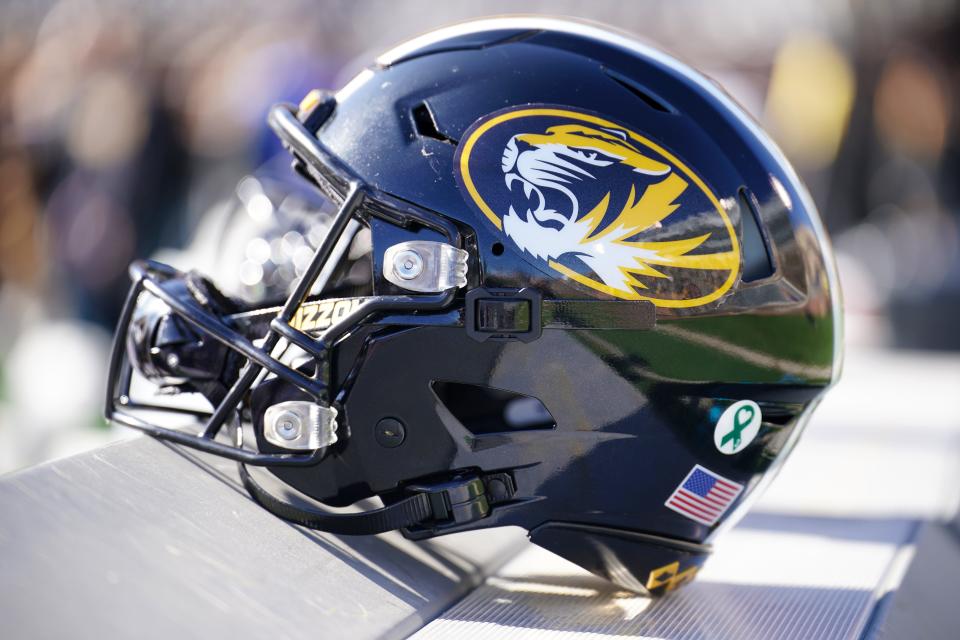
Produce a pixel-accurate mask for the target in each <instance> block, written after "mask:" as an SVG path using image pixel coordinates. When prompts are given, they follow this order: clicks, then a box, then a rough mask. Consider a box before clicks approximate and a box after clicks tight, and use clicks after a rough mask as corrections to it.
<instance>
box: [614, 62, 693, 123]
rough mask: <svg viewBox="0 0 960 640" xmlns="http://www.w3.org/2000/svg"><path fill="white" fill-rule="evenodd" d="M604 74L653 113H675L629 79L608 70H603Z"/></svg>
mask: <svg viewBox="0 0 960 640" xmlns="http://www.w3.org/2000/svg"><path fill="white" fill-rule="evenodd" d="M604 73H606V74H607V75H608V76H610V79H611V80H613V81H614V82H616V83H617V84H619V85H620V86H621V87H623V88H624V89H626V90H627V91H629V92H630V93H632V94H633V95H635V96H636V97H638V98H640V100H642V101H643V102H644V104H646V105H647V106H648V107H650V108H651V109H653V110H655V111H662V112H663V113H676V112H677V110H676V109H674V108H673V107H671V106H670V105H669V104H668V103H667V102H666V101H664V100H663V99H661V98H660V97H658V96H655V95H654V94H652V93H650V90H649V89H647V88H646V87H643V86H641V85H639V84H637V83H636V82H634V81H633V80H631V79H630V78H628V77H626V76H624V75H621V74H619V73H617V72H616V71H612V70H610V69H604Z"/></svg>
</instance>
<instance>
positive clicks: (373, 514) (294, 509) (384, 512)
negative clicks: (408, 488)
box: [237, 462, 433, 536]
mask: <svg viewBox="0 0 960 640" xmlns="http://www.w3.org/2000/svg"><path fill="white" fill-rule="evenodd" d="M237 468H238V470H239V472H240V480H241V481H242V482H243V486H244V487H245V488H246V490H247V492H248V493H249V494H250V497H251V498H253V500H254V502H256V503H257V504H259V505H260V506H261V507H263V508H264V509H266V510H267V511H269V512H270V513H272V514H273V515H275V516H277V517H278V518H282V519H283V520H286V521H287V522H292V523H294V524H299V525H301V526H303V527H307V528H309V529H317V530H318V531H326V532H329V533H336V534H341V535H348V536H357V535H372V534H375V533H384V532H386V531H393V530H394V529H401V528H404V527H410V526H413V525H415V524H417V523H420V522H423V521H425V520H428V519H430V518H432V517H433V508H432V507H431V505H430V496H429V495H428V494H426V493H417V494H414V495H412V496H410V497H409V498H404V499H403V500H401V501H399V502H395V503H393V504H391V505H388V506H386V507H383V508H382V509H374V510H373V511H364V512H363V513H329V512H326V511H320V510H319V509H305V508H303V507H298V506H296V505H293V504H290V503H289V502H285V501H283V500H281V499H280V498H277V497H276V496H274V495H273V494H271V493H270V492H269V491H267V490H266V489H264V488H263V487H262V486H261V485H260V484H258V483H257V481H256V480H254V479H253V477H251V475H250V472H249V471H247V467H246V465H244V464H243V463H242V462H241V463H238V464H237Z"/></svg>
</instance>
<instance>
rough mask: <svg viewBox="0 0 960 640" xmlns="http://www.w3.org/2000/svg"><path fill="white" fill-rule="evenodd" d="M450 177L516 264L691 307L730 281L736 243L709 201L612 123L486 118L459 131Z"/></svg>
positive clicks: (579, 115) (561, 116) (564, 116)
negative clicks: (511, 249) (519, 259)
mask: <svg viewBox="0 0 960 640" xmlns="http://www.w3.org/2000/svg"><path fill="white" fill-rule="evenodd" d="M455 173H456V175H457V181H458V184H459V185H460V188H461V190H462V192H463V193H464V197H465V199H466V200H467V202H469V203H470V204H471V205H472V206H473V207H474V208H475V209H477V210H478V211H479V212H480V213H482V214H483V215H484V216H485V217H486V218H487V219H488V220H489V221H490V223H491V224H492V225H493V226H494V227H496V228H497V229H498V230H499V231H500V232H501V233H502V234H503V235H504V236H506V239H508V241H509V242H510V243H511V244H512V245H513V246H515V247H516V248H517V249H518V250H519V251H520V252H521V254H522V255H523V256H524V258H525V259H527V260H528V261H532V262H534V263H535V264H537V265H538V266H539V267H540V268H542V269H549V270H552V271H553V272H555V273H559V274H562V275H563V276H565V277H567V278H569V279H570V280H573V281H575V282H577V283H579V284H581V285H584V286H586V287H589V288H591V289H593V290H595V291H600V292H603V293H606V294H609V295H611V296H615V297H617V298H621V299H624V300H649V301H651V302H653V303H654V304H656V305H657V306H660V307H696V306H700V305H704V304H708V303H710V302H713V301H716V300H718V299H720V298H721V297H722V296H723V295H724V294H725V293H727V292H728V291H729V290H730V288H731V287H732V286H733V284H734V283H735V282H736V279H737V274H738V272H739V269H740V245H739V242H738V241H737V235H736V232H735V231H734V228H733V225H732V224H731V222H730V218H729V217H728V215H727V213H726V211H725V210H724V209H723V206H721V204H720V202H719V200H718V199H717V197H716V196H715V195H714V194H713V192H712V191H711V190H710V189H709V187H707V185H706V184H705V183H704V181H703V180H702V179H700V177H699V176H697V175H696V174H695V173H694V172H693V171H691V170H690V169H689V168H688V167H687V166H686V165H685V164H683V163H682V162H681V161H680V160H679V159H677V158H676V157H675V156H674V155H672V154H671V153H670V152H669V151H667V150H666V149H664V148H663V147H662V146H660V145H658V144H656V143H655V142H653V141H652V140H650V139H649V138H646V137H644V136H641V135H640V134H638V133H636V132H634V131H631V130H630V129H628V128H626V127H624V126H622V125H620V124H617V123H615V122H613V121H611V120H608V119H605V118H602V117H600V116H598V115H595V114H592V113H586V112H582V111H577V110H574V109H571V108H567V107H552V106H529V105H528V106H523V107H515V108H511V109H507V110H504V111H500V112H498V113H494V114H490V115H489V116H486V117H484V118H481V119H480V120H478V121H477V122H476V123H474V124H473V125H472V126H471V127H470V129H469V130H468V131H467V132H466V133H465V134H464V137H463V141H462V143H461V144H460V145H459V148H458V151H457V157H456V160H455Z"/></svg>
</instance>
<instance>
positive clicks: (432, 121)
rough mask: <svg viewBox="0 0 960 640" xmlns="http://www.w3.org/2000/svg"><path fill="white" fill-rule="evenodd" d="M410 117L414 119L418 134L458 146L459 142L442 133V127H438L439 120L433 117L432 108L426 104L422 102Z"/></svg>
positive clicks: (412, 111)
mask: <svg viewBox="0 0 960 640" xmlns="http://www.w3.org/2000/svg"><path fill="white" fill-rule="evenodd" d="M410 115H411V116H412V117H413V124H414V126H415V127H416V128H417V133H419V134H420V135H421V136H423V137H425V138H433V139H434V140H439V141H441V142H446V143H447V144H454V145H455V144H457V141H456V140H454V139H453V138H451V137H450V136H448V135H446V134H445V133H443V132H442V131H440V127H439V126H437V120H436V118H434V116H433V112H432V111H430V107H429V106H427V103H426V102H421V103H420V104H418V105H417V106H415V107H414V108H413V109H412V110H411V112H410Z"/></svg>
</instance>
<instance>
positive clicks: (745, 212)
mask: <svg viewBox="0 0 960 640" xmlns="http://www.w3.org/2000/svg"><path fill="white" fill-rule="evenodd" d="M739 195H740V212H741V213H740V221H741V222H740V226H741V228H742V236H741V237H742V238H743V274H742V275H741V276H740V279H741V280H743V281H744V282H754V281H755V280H763V279H764V278H769V277H770V276H772V275H773V272H774V268H773V256H771V255H770V245H769V243H768V241H767V237H766V236H767V234H766V233H765V230H764V228H763V222H762V220H761V219H760V210H759V207H757V203H756V200H755V198H754V197H753V194H752V193H750V191H748V190H747V188H746V187H740V192H739Z"/></svg>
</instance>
